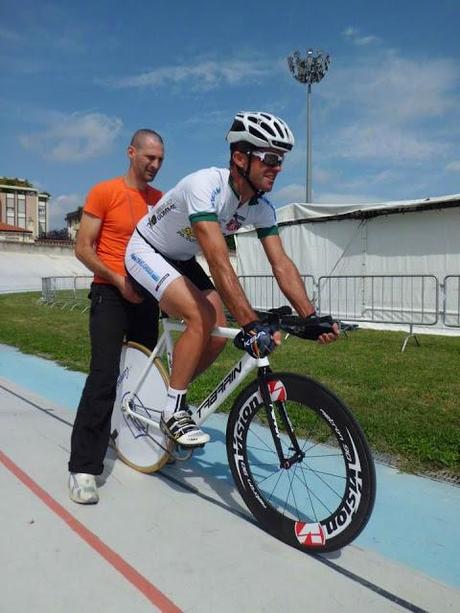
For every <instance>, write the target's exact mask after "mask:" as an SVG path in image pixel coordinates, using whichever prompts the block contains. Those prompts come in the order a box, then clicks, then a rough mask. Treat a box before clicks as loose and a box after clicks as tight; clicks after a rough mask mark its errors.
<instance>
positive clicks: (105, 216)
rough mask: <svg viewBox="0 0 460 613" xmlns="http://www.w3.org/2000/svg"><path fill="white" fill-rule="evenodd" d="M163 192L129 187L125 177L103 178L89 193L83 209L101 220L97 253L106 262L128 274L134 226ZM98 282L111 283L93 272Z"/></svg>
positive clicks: (118, 271) (117, 270)
mask: <svg viewBox="0 0 460 613" xmlns="http://www.w3.org/2000/svg"><path fill="white" fill-rule="evenodd" d="M162 195H163V194H162V192H160V191H158V190H157V189H154V188H153V187H150V186H149V185H148V186H147V189H146V190H145V191H140V190H138V189H133V188H131V187H128V186H127V185H126V183H125V180H124V178H123V177H116V178H115V179H109V180H108V181H102V182H101V183H98V184H97V185H95V186H94V187H93V188H92V189H91V190H90V192H89V194H88V196H87V198H86V202H85V205H84V207H83V211H84V212H85V213H90V214H91V215H94V216H95V217H98V218H99V219H101V220H102V224H101V231H100V234H99V237H98V239H97V245H96V254H97V255H98V257H99V258H100V260H101V261H102V262H104V264H105V265H106V266H107V267H108V268H110V270H113V271H114V272H117V273H119V274H120V275H125V274H126V271H125V251H126V246H127V244H128V241H129V239H130V238H131V235H132V233H133V232H134V228H135V227H136V224H137V222H138V221H139V219H141V217H143V216H144V215H145V214H146V213H147V211H148V209H147V206H148V205H150V206H153V205H155V204H156V203H157V202H158V200H159V199H160V198H161V196H162ZM94 281H95V282H96V283H106V284H109V282H108V281H107V280H106V279H104V278H102V277H100V276H98V275H97V274H95V275H94Z"/></svg>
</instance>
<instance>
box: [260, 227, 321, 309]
mask: <svg viewBox="0 0 460 613" xmlns="http://www.w3.org/2000/svg"><path fill="white" fill-rule="evenodd" d="M262 246H263V248H264V250H265V253H266V255H267V258H268V260H269V262H270V265H271V267H272V270H273V274H274V275H275V277H276V280H277V281H278V285H279V287H280V289H281V291H282V292H283V294H284V295H285V296H286V298H287V299H288V300H289V302H290V303H291V304H292V306H293V307H294V309H295V310H296V311H297V313H298V314H299V315H300V316H301V317H308V315H311V314H312V313H314V311H315V307H314V306H313V305H312V303H311V302H310V299H309V298H308V295H307V292H306V290H305V286H304V283H303V281H302V278H301V277H300V274H299V271H298V270H297V267H296V265H295V264H294V262H293V261H292V260H291V258H290V257H289V256H288V255H287V254H286V252H285V251H284V247H283V244H282V242H281V239H280V237H279V236H278V235H273V236H267V237H265V238H264V239H262Z"/></svg>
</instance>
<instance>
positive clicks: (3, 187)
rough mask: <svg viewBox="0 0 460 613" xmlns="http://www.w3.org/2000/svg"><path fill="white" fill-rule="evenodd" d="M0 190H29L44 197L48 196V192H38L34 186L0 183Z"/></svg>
mask: <svg viewBox="0 0 460 613" xmlns="http://www.w3.org/2000/svg"><path fill="white" fill-rule="evenodd" d="M0 190H2V191H15V192H31V194H37V195H38V196H42V197H45V198H49V197H50V195H49V194H48V192H40V191H39V190H38V189H37V188H36V187H25V186H22V185H4V184H3V183H0Z"/></svg>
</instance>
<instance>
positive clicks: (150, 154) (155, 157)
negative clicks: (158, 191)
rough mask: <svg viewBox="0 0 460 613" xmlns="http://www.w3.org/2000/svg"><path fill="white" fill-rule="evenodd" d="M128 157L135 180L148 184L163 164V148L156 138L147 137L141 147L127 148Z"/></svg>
mask: <svg viewBox="0 0 460 613" xmlns="http://www.w3.org/2000/svg"><path fill="white" fill-rule="evenodd" d="M128 157H129V159H130V160H131V166H132V169H133V171H134V173H135V175H136V177H137V179H138V180H139V181H145V183H150V182H151V181H153V180H154V178H155V176H156V174H157V172H158V171H159V170H160V168H161V164H162V163H163V158H164V147H163V145H162V144H161V143H160V141H159V140H157V139H156V138H153V137H152V138H150V137H147V138H145V139H144V141H143V142H142V145H141V146H139V147H134V146H132V145H130V146H129V147H128Z"/></svg>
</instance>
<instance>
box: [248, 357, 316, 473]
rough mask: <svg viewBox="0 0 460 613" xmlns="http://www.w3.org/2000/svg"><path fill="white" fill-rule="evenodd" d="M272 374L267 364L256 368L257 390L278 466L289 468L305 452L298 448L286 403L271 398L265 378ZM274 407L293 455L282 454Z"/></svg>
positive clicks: (299, 460)
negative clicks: (262, 404)
mask: <svg viewBox="0 0 460 613" xmlns="http://www.w3.org/2000/svg"><path fill="white" fill-rule="evenodd" d="M271 375H272V370H271V368H270V367H269V366H263V367H261V368H259V370H258V383H259V391H260V394H261V396H262V400H263V403H264V406H265V412H266V415H267V420H268V425H269V427H270V432H271V434H272V437H273V442H274V444H275V448H276V452H277V454H278V458H279V461H280V468H285V469H289V468H291V466H293V465H294V464H296V463H297V462H301V461H302V460H303V458H304V457H305V453H304V452H303V451H302V450H301V449H300V446H299V443H298V441H297V436H296V435H295V432H294V429H293V427H292V424H291V420H290V419H289V415H288V413H287V411H286V405H285V403H284V402H283V401H281V400H276V401H275V402H274V401H273V400H272V397H271V394H270V389H269V387H268V383H267V379H270V376H271ZM275 376H276V375H275ZM275 406H276V409H277V410H278V414H279V416H280V418H281V422H282V424H283V426H284V428H285V430H286V433H287V435H288V436H289V440H290V442H291V445H292V446H291V447H289V450H290V451H292V452H293V455H291V456H290V457H286V456H285V455H284V451H283V446H282V444H281V435H280V429H279V426H278V422H277V419H276V411H275Z"/></svg>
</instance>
